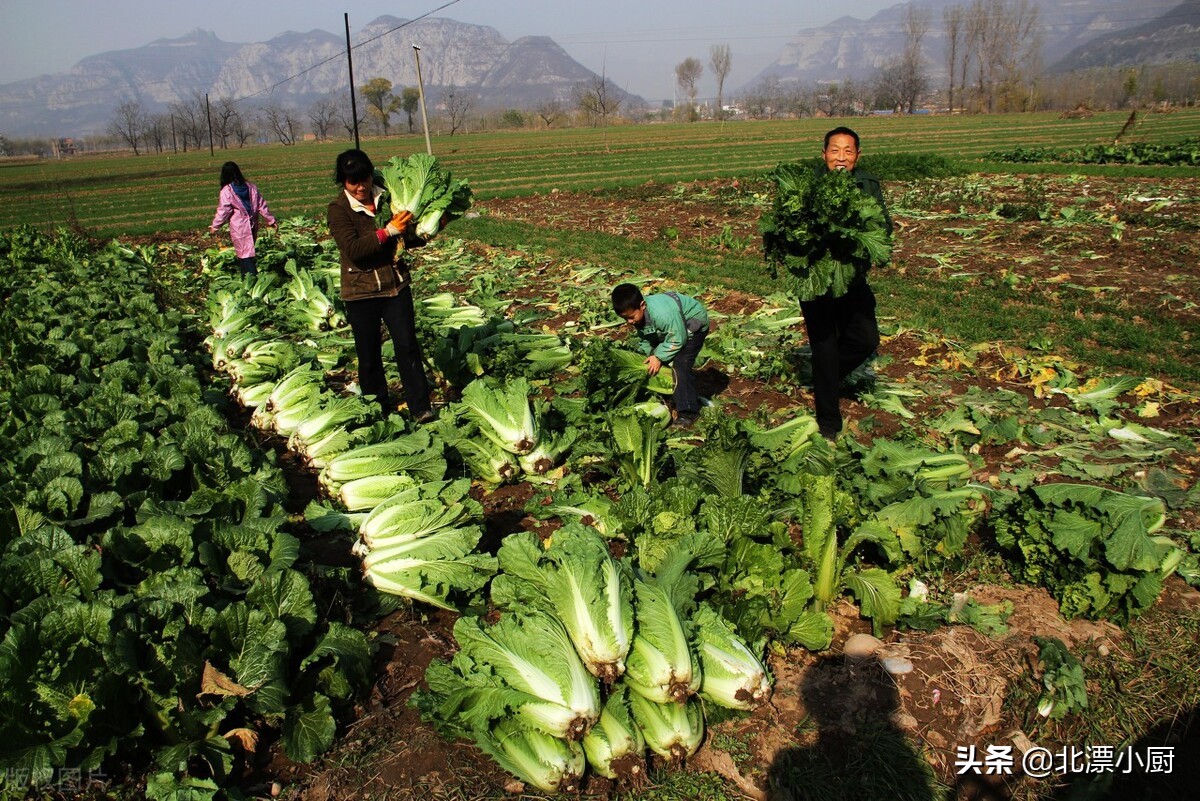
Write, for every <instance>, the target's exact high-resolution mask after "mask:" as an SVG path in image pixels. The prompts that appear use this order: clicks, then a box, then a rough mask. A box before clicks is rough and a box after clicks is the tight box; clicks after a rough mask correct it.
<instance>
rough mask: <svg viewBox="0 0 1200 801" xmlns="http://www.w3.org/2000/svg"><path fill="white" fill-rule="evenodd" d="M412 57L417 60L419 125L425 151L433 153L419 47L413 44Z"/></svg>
mask: <svg viewBox="0 0 1200 801" xmlns="http://www.w3.org/2000/svg"><path fill="white" fill-rule="evenodd" d="M412 47H413V58H415V59H416V60H417V97H418V99H420V101H421V127H422V128H424V129H425V152H426V153H428V154H429V155H431V156H432V155H433V143H432V142H430V141H429V118H428V117H426V116H425V81H424V80H422V78H421V48H420V47H419V46H417V45H413V46H412Z"/></svg>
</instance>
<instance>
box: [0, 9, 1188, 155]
mask: <svg viewBox="0 0 1200 801" xmlns="http://www.w3.org/2000/svg"><path fill="white" fill-rule="evenodd" d="M913 2H914V4H916V5H918V6H921V7H924V8H927V9H929V11H930V24H929V27H928V31H927V33H926V35H925V37H924V39H923V41H922V46H923V52H924V55H925V59H926V66H927V70H928V74H929V77H930V79H931V81H932V82H933V83H934V84H935V85H937V84H939V83H941V82H942V81H943V80H944V79H945V75H946V68H945V64H944V62H945V55H944V51H945V45H946V37H945V33H944V29H943V24H942V12H943V10H944V9H946V8H948V7H950V6H952V5H965V4H966V0H913ZM905 13H906V5H903V4H902V5H895V6H892V7H890V8H888V9H885V10H883V11H881V12H879V13H878V14H876V15H874V16H872V17H871V18H870V19H868V20H858V19H854V18H852V17H842V18H840V19H838V20H835V21H834V22H831V23H829V24H828V25H825V26H822V27H819V28H810V29H806V30H802V31H799V32H797V33H796V34H795V35H794V36H793V37H792V39H791V40H790V41H789V42H788V43H787V45H786V46H785V47H784V48H783V50H782V52H781V54H780V56H779V58H778V59H777V60H776V61H775V62H774V63H772V64H771V65H769V66H768V67H767V68H766V69H764V70H763V71H762V72H761V73H760V74H759V75H758V76H757V77H756V78H755V79H754V80H752V81H750V82H748V84H747V86H750V85H753V84H754V83H756V82H757V81H758V80H761V79H762V78H764V77H768V76H770V77H774V78H777V79H779V80H781V81H785V82H790V81H799V82H805V83H809V82H824V81H838V80H844V79H847V78H854V79H856V80H858V79H868V78H870V77H871V76H872V75H873V74H874V73H875V71H876V70H878V69H879V67H881V66H882V65H884V64H886V63H887V62H888V61H889V60H890V59H892V58H894V57H895V56H897V55H899V54H900V53H901V52H902V51H903V49H904V46H905V37H904V34H903V19H904V15H905ZM1040 15H1041V25H1040V30H1041V35H1042V43H1043V50H1042V63H1043V64H1047V65H1050V67H1049V71H1051V72H1054V71H1064V70H1075V69H1085V68H1088V67H1095V66H1129V65H1134V64H1153V63H1161V62H1164V61H1169V60H1175V61H1192V62H1200V0H1187V2H1184V3H1182V4H1181V3H1179V0H1140V2H1139V3H1138V5H1137V6H1136V7H1133V6H1131V5H1130V3H1129V0H1061V2H1056V3H1053V4H1051V3H1043V4H1042V5H1041V7H1040ZM357 41H358V42H361V43H362V44H356V45H355V47H354V50H353V60H354V65H353V66H354V75H355V78H356V83H357V84H359V85H360V86H361V85H362V83H363V82H365V81H366V80H368V79H370V78H372V77H379V76H382V77H386V78H388V79H389V80H391V81H392V83H393V85H394V86H395V87H397V88H398V87H401V86H415V85H416V83H417V75H416V63H415V59H414V53H413V50H412V47H411V43H413V42H420V44H421V72H422V79H423V83H424V86H425V90H426V97H427V98H429V102H430V107H431V108H433V107H434V106H436V105H437V102H438V99H439V98H440V97H441V94H442V92H443V91H444V90H445V89H447V88H449V87H456V88H458V89H461V90H464V91H466V92H469V93H470V94H471V95H473V96H474V97H475V98H476V100H475V104H476V106H477V107H479V108H500V109H503V108H520V109H533V108H535V107H536V106H537V105H539V104H541V103H544V102H546V101H557V102H559V103H561V104H563V105H564V106H567V107H570V106H572V105H573V104H574V95H575V92H576V89H577V87H579V86H580V85H581V84H584V85H589V84H591V83H593V82H595V81H596V80H597V79H598V78H599V76H598V75H597V74H596V73H595V72H593V71H592V70H590V69H588V68H587V67H585V66H583V65H582V64H580V63H579V62H577V61H576V60H575V59H573V58H572V57H571V56H570V55H569V54H568V53H567V52H566V51H565V50H563V48H562V47H560V46H559V45H558V44H557V43H555V42H554V41H553V40H552V39H550V38H548V37H544V36H528V37H522V38H519V39H517V40H516V41H513V42H509V41H507V40H506V39H504V37H502V36H501V35H500V34H499V32H498V31H496V30H495V29H494V28H491V27H487V26H482V25H473V24H470V23H463V22H457V21H454V20H450V19H443V18H428V19H422V20H420V21H418V22H413V23H409V22H406V21H405V20H402V19H398V18H396V17H390V16H384V17H380V18H378V19H376V20H374V21H373V22H371V23H370V24H369V25H367V26H365V27H364V28H363V29H362V30H361V31H360V32H359V34H358V37H357ZM346 67H347V65H346V58H345V38H344V36H338V35H335V34H333V33H329V32H327V31H320V30H313V31H309V32H307V33H297V32H292V31H289V32H287V33H283V34H280V35H279V36H276V37H274V38H273V39H270V40H268V41H265V42H254V43H248V44H237V43H231V42H225V41H222V40H220V39H218V38H217V37H216V35H215V34H213V33H212V32H209V31H204V30H196V31H193V32H191V33H189V34H187V35H184V36H181V37H179V38H175V39H159V40H157V41H154V42H151V43H150V44H147V45H145V46H143V47H139V48H134V49H130V50H120V51H112V52H107V53H101V54H99V55H94V56H89V57H87V58H84V59H82V60H81V61H79V62H78V63H77V64H75V66H74V67H72V68H71V69H70V70H68V71H67V72H65V73H58V74H54V75H43V76H40V77H37V78H31V79H27V80H22V81H16V82H12V83H8V84H3V85H0V134H3V135H5V136H8V137H10V138H11V137H34V136H83V135H90V134H97V133H102V132H103V131H104V130H105V129H106V128H107V126H108V123H109V121H110V120H111V119H112V118H113V114H114V110H115V109H116V107H117V105H118V104H120V103H121V102H123V101H126V100H135V101H137V102H138V103H139V104H140V105H141V106H142V108H143V109H144V110H146V111H148V112H152V113H153V112H159V111H164V110H166V109H167V108H168V107H169V106H170V104H171V103H174V102H179V101H181V100H188V99H190V98H194V97H197V96H203V95H204V94H208V95H209V96H210V97H211V98H221V97H229V98H235V99H237V100H239V101H243V102H244V103H245V104H247V105H246V107H247V108H249V109H256V108H258V107H260V106H263V105H267V104H278V105H285V106H291V107H296V108H304V107H306V106H307V105H308V104H310V103H312V102H313V101H315V100H317V99H318V98H322V97H332V98H335V99H340V98H342V97H344V96H345V95H346V94H347V91H346V87H347V86H348V80H347V75H346ZM742 88H745V87H742ZM611 89H612V91H613V94H614V95H615V96H616V97H618V98H620V99H621V101H622V107H623V108H625V109H629V108H633V107H637V106H641V105H644V101H643V100H642V98H640V97H637V96H635V95H632V94H630V93H627V92H624V91H622V90H620V89H617V88H616V87H611ZM737 91H738V89H735V90H734V94H736V92H737Z"/></svg>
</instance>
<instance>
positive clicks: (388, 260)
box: [327, 150, 434, 423]
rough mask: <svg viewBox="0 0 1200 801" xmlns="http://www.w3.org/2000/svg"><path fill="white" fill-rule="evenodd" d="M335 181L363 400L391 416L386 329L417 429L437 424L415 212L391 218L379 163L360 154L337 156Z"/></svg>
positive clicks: (333, 225)
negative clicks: (420, 304) (417, 298)
mask: <svg viewBox="0 0 1200 801" xmlns="http://www.w3.org/2000/svg"><path fill="white" fill-rule="evenodd" d="M334 181H335V183H337V184H338V186H339V187H341V191H340V192H339V193H338V195H337V197H335V198H334V199H333V201H332V202H331V203H330V204H329V208H328V212H327V215H328V216H327V219H328V222H329V232H330V234H332V235H333V240H334V242H336V243H337V246H338V251H339V252H340V253H341V266H342V271H341V297H342V300H343V301H344V302H345V304H346V319H347V320H348V321H349V323H350V329H351V331H352V332H353V333H354V349H355V352H356V354H357V356H358V383H359V386H360V387H361V388H362V393H363V395H369V396H374V397H375V398H376V400H378V402H379V404H380V405H381V406H382V407H383V410H384V414H387V413H388V412H389V410H390V401H389V399H388V385H387V375H386V372H385V370H384V365H383V341H382V339H381V338H380V331H379V326H380V323H382V324H383V325H386V326H387V330H388V334H389V335H390V336H391V338H392V344H393V346H394V347H395V350H396V366H397V367H398V368H399V371H400V381H401V383H402V385H403V388H404V399H405V401H406V402H407V404H408V411H409V413H410V414H411V415H412V417H413V419H414V420H416V421H417V422H418V423H427V422H429V421H431V420H433V417H434V415H433V411H432V409H431V406H430V401H429V390H430V388H429V379H428V377H427V376H426V375H425V366H424V357H423V355H422V353H421V344H420V342H419V341H418V340H417V330H416V318H415V312H414V310H413V297H412V280H411V277H410V274H409V265H408V262H407V261H406V260H405V258H404V251H405V250H406V249H408V248H413V247H419V246H421V245H423V244H425V240H424V239H422V238H421V237H419V236H417V235H416V233H415V232H414V230H413V228H414V223H415V220H414V219H413V216H412V213H411V212H408V211H401V212H400V213H398V214H395V215H393V214H392V213H391V207H390V205H389V203H388V202H387V199H386V197H385V195H386V190H385V189H384V187H383V186H382V184H381V182H380V181H379V179H378V178H377V176H376V172H375V165H374V164H372V163H371V159H370V158H369V157H368V156H367V154H366V153H364V152H362V151H361V150H347V151H345V152H343V153H341V154H340V155H338V157H337V162H336V165H335V167H334Z"/></svg>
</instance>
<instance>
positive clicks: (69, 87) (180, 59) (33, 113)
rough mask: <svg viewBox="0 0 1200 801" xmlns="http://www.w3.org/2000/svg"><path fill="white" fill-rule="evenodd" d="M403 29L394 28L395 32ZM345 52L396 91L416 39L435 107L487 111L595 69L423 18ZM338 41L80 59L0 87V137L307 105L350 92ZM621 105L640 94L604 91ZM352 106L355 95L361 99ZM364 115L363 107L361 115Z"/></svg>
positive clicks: (484, 30)
mask: <svg viewBox="0 0 1200 801" xmlns="http://www.w3.org/2000/svg"><path fill="white" fill-rule="evenodd" d="M402 27H403V34H400V33H399V31H400V29H401V28H402ZM358 41H359V42H361V44H356V45H355V46H354V49H353V51H352V57H353V69H354V76H355V83H356V84H357V85H358V86H360V87H361V86H362V84H363V83H364V82H365V81H367V80H369V79H371V78H374V77H386V78H387V79H389V80H390V81H392V84H393V86H394V87H395V91H396V92H397V93H398V92H399V89H400V87H403V86H416V85H417V74H416V59H415V58H414V52H413V49H412V47H411V43H412V42H420V43H421V76H422V80H423V83H424V86H425V90H426V97H427V98H428V102H429V105H430V108H431V109H432V108H433V107H434V106H435V105H436V104H437V102H438V98H439V97H440V95H441V93H442V91H443V90H445V89H447V88H449V87H456V88H458V89H462V90H466V91H469V92H471V93H473V94H474V95H476V96H477V97H478V105H481V106H483V105H486V106H487V107H488V108H526V109H532V108H534V107H535V106H536V105H537V104H539V103H543V102H546V101H558V102H560V103H563V104H566V105H568V106H569V105H572V104H573V94H574V92H575V89H576V87H577V86H579V85H580V84H590V83H591V82H592V81H593V80H595V79H597V78H598V77H599V76H597V75H596V74H595V73H593V72H592V71H591V70H589V69H587V68H586V67H584V66H583V65H582V64H580V63H579V62H577V61H575V60H574V59H573V58H571V57H570V56H569V55H568V54H567V53H566V51H565V50H563V49H562V48H561V47H559V46H558V45H557V44H556V43H555V42H554V41H553V40H551V39H549V38H547V37H544V36H527V37H523V38H520V39H517V40H516V41H514V42H509V41H507V40H505V39H504V37H502V36H501V35H500V33H499V32H498V31H496V29H494V28H491V27H487V26H483V25H472V24H469V23H463V22H456V21H454V20H450V19H438V18H430V19H424V20H421V21H419V22H415V23H411V24H407V25H406V21H405V20H402V19H398V18H396V17H390V16H384V17H379V18H378V19H376V20H374V21H373V22H371V23H370V24H369V25H367V26H365V27H364V28H363V29H362V30H361V31H360V32H359V34H358ZM345 50H346V46H345V38H344V37H343V36H336V35H334V34H332V33H329V32H326V31H318V30H314V31H309V32H307V33H296V32H292V31H289V32H287V33H284V34H280V35H279V36H276V37H275V38H273V39H270V40H269V41H266V42H255V43H251V44H234V43H231V42H224V41H222V40H220V39H218V38H217V37H216V35H215V34H213V33H212V32H211V31H204V30H196V31H193V32H191V33H189V34H187V35H186V36H182V37H180V38H177V39H159V40H157V41H154V42H151V43H150V44H148V45H145V46H144V47H139V48H134V49H131V50H119V51H112V52H108V53H101V54H99V55H95V56H89V57H87V58H85V59H83V60H81V61H80V62H78V63H77V64H76V65H75V66H74V67H72V68H71V69H70V70H69V71H67V72H66V73H60V74H56V75H44V76H40V77H37V78H31V79H27V80H23V81H16V82H13V83H9V84H5V85H0V133H3V134H4V135H6V136H9V137H22V136H58V135H73V136H80V135H87V134H96V133H102V132H103V131H104V130H105V129H106V128H107V126H108V123H109V121H110V120H111V119H112V118H113V112H114V109H115V108H116V107H117V106H118V105H119V104H120V103H122V102H124V101H127V100H133V101H137V102H138V103H139V104H140V105H141V107H142V109H143V110H145V111H147V112H149V113H157V112H161V111H165V110H166V109H167V108H168V107H169V106H170V104H171V103H175V102H179V101H181V100H189V99H191V98H193V97H195V96H196V95H197V94H199V95H201V96H203V95H204V94H208V95H209V97H210V100H214V101H215V100H216V99H217V98H221V97H228V98H234V99H236V100H239V101H241V102H242V103H243V104H245V107H247V108H249V109H255V108H257V107H260V106H263V105H267V104H278V105H284V106H290V107H297V108H304V107H306V106H307V105H308V104H310V103H312V102H313V101H315V100H317V99H319V98H323V97H332V98H334V99H340V98H343V97H346V96H347V95H348V91H347V87H348V86H349V79H348V75H347V72H348V70H347V67H348V65H347V60H346V55H345ZM610 88H611V90H612V92H613V94H614V95H615V96H616V97H619V98H620V99H621V100H622V101H623V102H624V103H625V104H626V105H629V104H641V103H643V102H644V101H642V100H641V98H638V97H635V96H633V95H630V94H628V93H626V92H622V91H621V90H620V89H617V88H615V87H610ZM360 102H361V101H360ZM360 113H361V111H360Z"/></svg>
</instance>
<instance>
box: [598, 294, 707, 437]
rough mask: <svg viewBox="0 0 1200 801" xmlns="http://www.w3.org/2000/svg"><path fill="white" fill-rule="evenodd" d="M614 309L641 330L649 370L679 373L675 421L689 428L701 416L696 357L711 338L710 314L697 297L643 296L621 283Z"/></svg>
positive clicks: (651, 372)
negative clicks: (666, 369)
mask: <svg viewBox="0 0 1200 801" xmlns="http://www.w3.org/2000/svg"><path fill="white" fill-rule="evenodd" d="M612 305H613V310H614V311H615V312H616V313H617V314H618V315H619V316H620V317H621V318H622V319H624V320H625V322H627V323H629V324H631V325H632V326H633V327H634V328H635V329H637V333H638V336H639V337H640V338H641V345H640V348H639V349H640V350H641V352H642V353H644V354H646V370H647V372H649V373H650V375H654V374H655V373H657V372H658V371H659V370H661V369H662V367H663V365H666V364H669V365H671V367H672V368H673V369H674V371H675V394H674V396H673V397H674V400H675V420H674V421H673V422H672V425H673V426H677V427H679V428H688V427H690V426H691V425H692V424H693V423H695V422H696V418H697V417H699V416H700V395H699V394H698V393H697V392H696V374H695V371H694V368H695V365H696V357H697V356H698V355H699V354H700V349H701V348H702V347H704V338H705V337H707V336H708V312H707V311H706V310H705V308H704V304H702V303H701V302H700V301H698V300H696V299H695V298H692V297H688V296H687V295H681V294H679V293H677V292H663V293H660V294H657V295H645V296H643V295H642V292H641V290H640V289H638V288H637V287H636V286H634V285H633V284H619V285H617V286H616V287H615V288H614V289H613V291H612Z"/></svg>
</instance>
